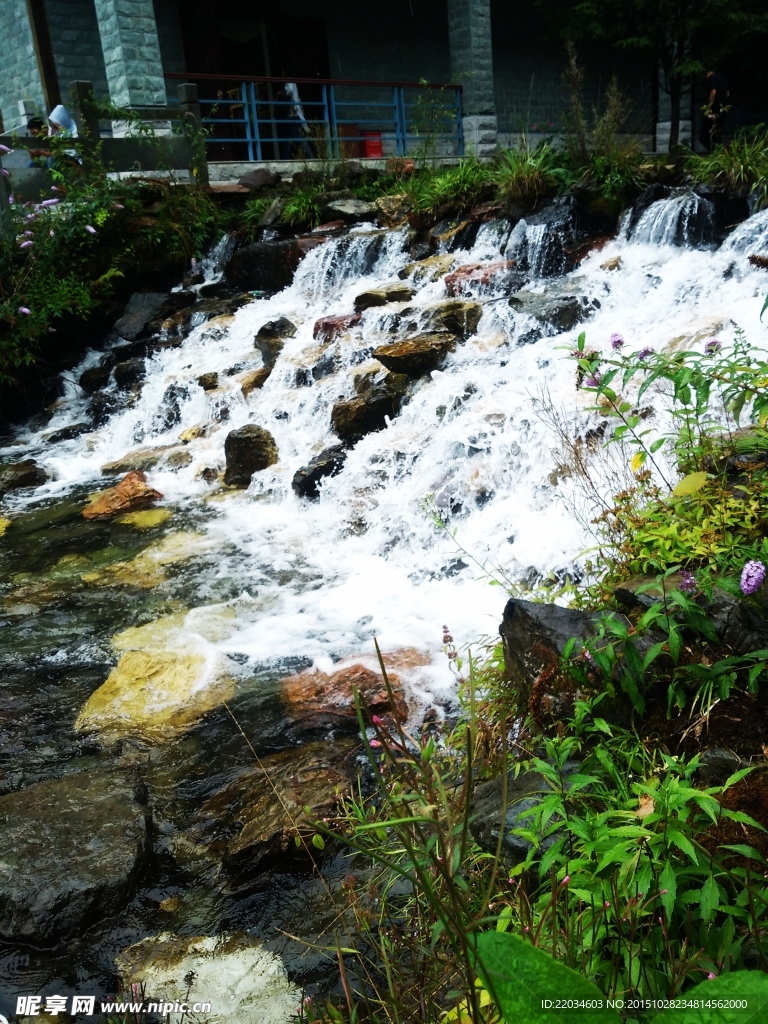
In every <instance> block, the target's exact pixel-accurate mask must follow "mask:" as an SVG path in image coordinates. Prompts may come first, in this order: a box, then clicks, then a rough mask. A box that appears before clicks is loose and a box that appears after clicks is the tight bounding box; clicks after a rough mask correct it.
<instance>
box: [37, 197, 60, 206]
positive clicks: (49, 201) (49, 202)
mask: <svg viewBox="0 0 768 1024" xmlns="http://www.w3.org/2000/svg"><path fill="white" fill-rule="evenodd" d="M60 202H61V200H60V199H44V200H43V201H42V203H40V205H41V206H56V204H57V203H60Z"/></svg>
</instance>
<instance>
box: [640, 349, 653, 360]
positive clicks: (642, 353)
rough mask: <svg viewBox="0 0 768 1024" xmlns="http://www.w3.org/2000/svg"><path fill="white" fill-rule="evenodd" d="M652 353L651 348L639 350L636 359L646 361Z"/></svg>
mask: <svg viewBox="0 0 768 1024" xmlns="http://www.w3.org/2000/svg"><path fill="white" fill-rule="evenodd" d="M653 352H654V350H653V349H652V348H641V349H640V351H639V352H638V353H637V358H638V359H639V360H640V361H641V362H642V361H643V360H644V359H647V358H648V357H649V356H652V355H653Z"/></svg>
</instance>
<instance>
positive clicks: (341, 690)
mask: <svg viewBox="0 0 768 1024" xmlns="http://www.w3.org/2000/svg"><path fill="white" fill-rule="evenodd" d="M385 664H386V661H385ZM387 678H388V680H389V684H390V687H391V689H392V693H393V695H394V698H395V700H394V704H393V703H392V701H391V700H390V698H389V693H388V692H387V688H386V686H385V684H384V677H383V676H382V674H381V672H379V671H374V670H373V669H371V668H367V667H366V666H365V665H362V664H358V663H353V664H351V665H345V666H344V667H343V668H340V669H338V670H337V671H336V672H333V673H332V674H331V675H328V674H326V673H325V672H314V671H312V670H311V669H309V670H307V671H306V672H299V673H297V674H296V675H294V676H289V677H288V679H285V680H283V684H282V687H281V693H282V697H283V701H284V703H285V705H286V710H287V712H288V714H289V715H290V716H291V717H292V718H294V719H296V720H298V721H301V722H303V723H304V724H305V725H311V726H312V727H313V728H330V727H340V726H344V725H345V724H346V726H347V727H349V728H356V727H357V711H356V709H355V693H357V694H359V696H360V699H361V701H362V702H363V704H364V705H365V707H366V709H367V711H368V712H369V713H370V714H373V715H392V714H393V715H395V716H396V717H397V718H399V719H400V721H402V722H404V721H405V720H406V718H407V717H408V706H407V704H406V703H405V697H404V696H403V687H402V683H401V682H400V677H399V676H398V675H397V674H396V673H395V672H392V671H391V670H389V669H388V671H387Z"/></svg>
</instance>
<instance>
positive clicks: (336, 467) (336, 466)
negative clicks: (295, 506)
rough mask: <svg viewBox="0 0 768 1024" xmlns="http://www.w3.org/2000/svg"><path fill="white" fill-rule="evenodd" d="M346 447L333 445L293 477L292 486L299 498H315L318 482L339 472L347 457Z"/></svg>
mask: <svg viewBox="0 0 768 1024" xmlns="http://www.w3.org/2000/svg"><path fill="white" fill-rule="evenodd" d="M347 451H348V449H347V446H346V445H345V444H335V445H332V446H331V447H330V448H326V449H325V450H324V451H322V452H320V454H319V455H316V456H315V457H314V458H313V459H311V460H310V462H309V463H308V464H307V465H306V466H302V468H301V469H298V470H297V471H296V472H295V473H294V475H293V481H292V486H293V489H294V491H295V492H296V493H297V494H298V495H299V497H300V498H309V499H310V500H311V499H313V498H317V497H318V495H319V489H318V488H319V484H320V481H321V480H323V479H325V477H327V476H336V474H337V473H340V472H341V469H342V467H343V465H344V461H345V459H346V457H347Z"/></svg>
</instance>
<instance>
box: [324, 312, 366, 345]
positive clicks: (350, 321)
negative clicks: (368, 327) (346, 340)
mask: <svg viewBox="0 0 768 1024" xmlns="http://www.w3.org/2000/svg"><path fill="white" fill-rule="evenodd" d="M362 319H363V315H362V313H346V314H343V313H342V314H340V315H338V316H323V317H320V319H319V320H317V321H315V326H314V329H313V331H312V337H313V338H317V339H318V341H335V340H336V338H338V336H339V335H340V334H344V332H345V331H349V330H351V329H352V328H353V327H357V325H358V324H359V323H360V321H361V320H362Z"/></svg>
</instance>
